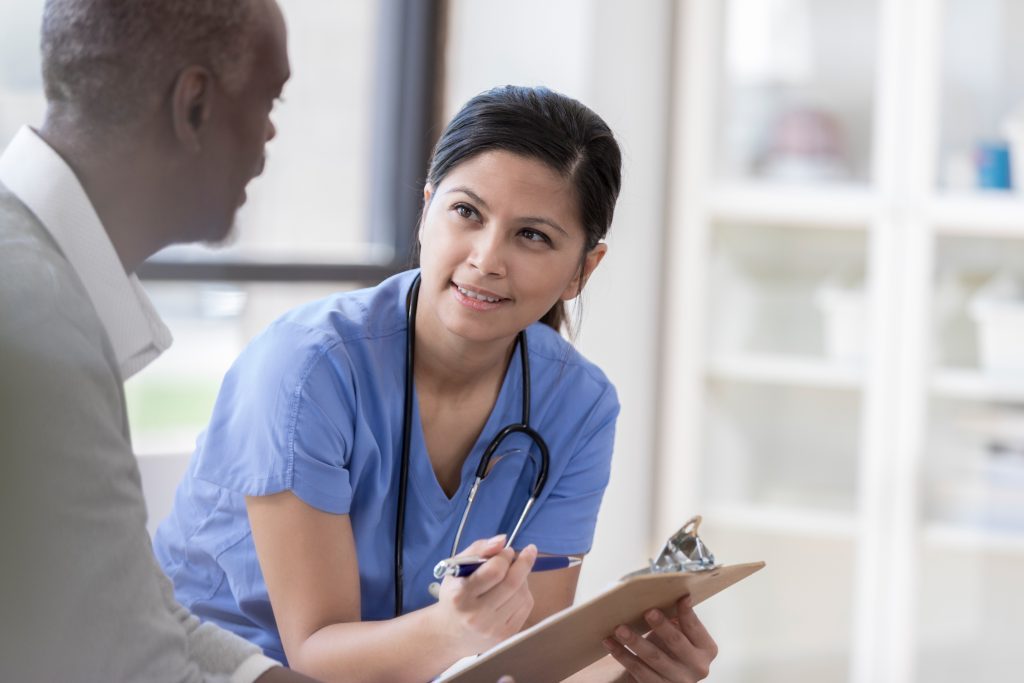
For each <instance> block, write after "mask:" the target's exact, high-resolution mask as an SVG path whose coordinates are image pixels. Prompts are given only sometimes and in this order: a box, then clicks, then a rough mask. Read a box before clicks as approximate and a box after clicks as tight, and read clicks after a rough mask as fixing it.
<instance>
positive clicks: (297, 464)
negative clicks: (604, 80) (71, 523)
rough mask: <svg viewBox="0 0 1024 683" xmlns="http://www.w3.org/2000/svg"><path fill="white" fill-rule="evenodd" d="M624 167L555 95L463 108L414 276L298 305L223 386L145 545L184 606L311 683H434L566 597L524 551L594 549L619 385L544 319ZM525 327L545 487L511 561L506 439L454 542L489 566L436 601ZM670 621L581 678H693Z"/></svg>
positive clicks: (695, 662)
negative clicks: (545, 460) (399, 522)
mask: <svg viewBox="0 0 1024 683" xmlns="http://www.w3.org/2000/svg"><path fill="white" fill-rule="evenodd" d="M620 159H621V157H620V152H619V148H618V145H617V143H616V142H615V139H614V137H613V135H612V133H611V131H610V130H609V128H608V127H607V125H606V124H605V123H604V122H603V121H602V120H601V119H600V118H599V117H598V116H597V115H596V114H594V113H593V112H592V111H591V110H589V109H587V108H586V107H585V106H583V105H582V104H580V103H579V102H576V101H575V100H572V99H569V98H567V97H564V96H562V95H559V94H557V93H554V92H551V91H549V90H546V89H543V88H537V89H531V88H519V87H511V86H510V87H504V88H497V89H494V90H492V91H489V92H487V93H484V94H482V95H480V96H478V97H476V98H474V99H473V100H471V101H470V102H469V103H467V104H466V106H465V107H464V108H463V109H462V110H461V111H460V112H459V113H458V114H457V115H456V117H455V118H454V119H453V120H452V122H451V123H450V124H449V125H448V127H447V128H446V130H445V131H444V133H443V134H442V136H441V139H440V140H439V141H438V143H437V146H436V147H435V149H434V154H433V157H432V160H431V164H430V168H429V173H428V178H427V182H426V185H425V188H424V191H423V213H422V216H421V220H420V225H419V243H420V268H419V269H418V270H414V271H409V272H406V273H401V274H399V275H396V276H394V277H392V278H390V279H388V280H386V281H384V282H383V283H381V284H380V285H378V286H376V287H374V288H372V289H366V290H361V291H357V292H351V293H344V294H338V295H335V296H331V297H329V298H327V299H324V300H321V301H317V302H314V303H311V304H308V305H305V306H302V307H299V308H297V309H295V310H293V311H292V312H290V313H288V314H286V315H285V316H284V317H282V318H281V319H279V320H278V321H276V322H275V323H273V324H272V325H271V326H270V327H269V328H268V329H267V330H266V331H264V332H263V333H262V334H261V335H260V336H258V337H257V338H256V339H254V340H253V341H252V343H250V344H249V346H248V347H247V348H246V350H245V351H244V352H243V353H242V355H241V356H240V357H239V358H238V360H237V361H236V362H235V364H234V366H233V367H232V368H231V370H230V371H229V372H228V374H227V376H226V377H225V379H224V383H223V386H222V388H221V391H220V395H219V397H218V399H217V403H216V406H215V408H214V412H213V416H212V418H211V421H210V425H209V427H208V429H207V430H206V432H205V433H204V434H203V435H202V436H201V437H200V439H199V442H198V444H197V448H196V452H195V454H194V456H193V458H192V461H191V463H190V466H189V469H188V473H187V475H186V477H185V479H184V481H183V482H182V484H181V486H180V487H179V490H178V492H177V496H176V500H175V506H174V510H173V511H172V513H171V515H170V517H169V518H168V519H167V520H165V521H164V522H163V524H161V526H160V528H159V530H158V532H157V535H156V539H155V546H156V553H157V557H158V558H159V561H160V563H161V565H162V566H163V569H164V570H165V571H166V572H167V574H168V575H169V576H170V577H171V579H172V580H173V581H174V584H175V589H176V593H177V597H178V599H179V601H181V602H182V603H183V604H184V605H186V606H187V607H189V608H190V609H191V610H192V611H193V612H194V613H195V614H197V615H198V616H200V617H201V618H203V619H207V620H210V621H214V622H216V623H217V624H219V625H221V626H223V627H224V628H227V629H229V630H232V631H234V632H235V633H238V634H239V635H241V636H243V637H245V638H247V639H249V640H251V641H253V642H255V643H257V644H258V645H260V646H262V647H263V648H264V650H265V651H266V652H267V654H268V655H270V656H272V657H275V658H277V659H279V660H281V661H282V662H286V663H288V664H289V665H291V666H292V667H293V668H295V669H298V670H300V671H302V672H304V673H307V674H310V675H313V676H315V677H318V678H321V679H324V680H328V681H331V680H338V681H341V680H344V681H392V682H393V681H423V680H429V679H430V678H433V677H434V676H436V675H437V674H439V673H440V672H442V671H443V670H444V669H446V668H447V667H449V666H450V665H451V664H452V663H453V662H455V661H456V660H458V659H460V658H461V657H464V656H467V655H471V654H475V653H478V652H481V651H483V650H485V649H487V648H489V647H491V646H492V645H494V644H496V643H498V642H500V641H501V640H503V639H505V638H507V637H509V636H510V635H512V634H514V633H515V632H517V631H518V630H520V629H521V628H523V627H524V626H526V625H530V624H532V623H535V622H537V621H539V620H540V619H543V618H544V617H546V616H548V615H550V614H552V613H554V612H556V611H559V610H561V609H563V608H565V607H567V606H569V605H570V604H571V603H572V600H573V596H574V593H575V588H576V582H577V579H578V576H579V567H573V568H565V569H560V570H556V571H549V572H542V573H541V572H534V573H532V574H531V573H530V569H531V567H532V565H533V562H534V560H535V558H536V556H537V553H538V552H540V553H543V554H558V555H579V556H582V555H584V554H585V553H587V552H588V551H589V550H590V546H591V542H592V539H593V533H594V525H595V522H596V518H597V512H598V507H599V506H600V502H601V497H602V495H603V493H604V489H605V486H606V485H607V483H608V475H609V469H610V460H611V454H612V444H613V438H614V431H615V420H616V417H617V415H618V412H619V404H618V400H617V398H616V394H615V389H614V388H613V387H612V385H611V383H610V382H609V381H608V379H607V378H606V377H605V375H604V374H603V373H602V372H601V370H600V369H598V368H597V367H596V366H594V365H593V364H592V363H590V362H588V361H587V360H586V359H584V358H583V357H582V356H581V355H580V354H579V353H577V352H576V351H575V349H573V347H572V346H571V345H570V344H569V343H568V342H566V341H565V339H564V338H563V337H562V336H561V335H560V330H561V327H562V325H563V322H564V311H563V305H564V304H563V302H565V301H567V300H570V299H573V298H575V297H576V296H577V295H579V293H580V292H581V290H582V289H583V287H584V285H585V283H586V282H587V279H588V278H589V277H590V275H591V274H592V273H593V272H594V270H595V268H596V267H597V266H598V264H599V263H600V262H601V259H602V258H603V257H604V255H605V253H606V251H607V246H606V245H605V244H604V242H603V241H602V239H603V238H604V236H605V234H606V233H607V231H608V228H609V226H610V224H611V220H612V213H613V210H614V206H615V201H616V199H617V197H618V193H619V186H620V165H621V161H620ZM417 277H418V278H419V288H418V294H416V289H415V288H414V286H413V285H414V281H416V279H417ZM413 296H415V299H416V300H415V303H416V308H415V314H414V317H413V318H412V320H411V321H410V320H409V318H408V317H407V316H408V315H409V313H408V311H409V310H410V309H409V304H410V298H411V297H413ZM410 322H413V323H414V326H413V327H414V329H415V331H414V333H413V339H412V341H413V344H414V351H415V361H414V363H413V369H412V375H411V378H412V381H413V383H414V384H413V386H414V387H415V390H414V400H413V401H412V408H411V414H410V415H409V416H408V420H407V419H406V417H407V416H406V414H405V410H404V401H403V396H404V386H405V379H406V374H405V373H406V367H407V364H406V340H407V338H408V335H409V333H410ZM524 331H525V336H526V339H527V341H528V344H527V347H528V363H529V374H530V379H531V384H532V388H531V393H530V426H531V427H532V428H533V429H534V430H536V431H537V432H538V433H539V434H540V435H542V437H543V438H544V440H545V441H546V442H547V445H548V448H549V452H550V465H549V469H548V476H547V482H546V485H545V486H544V488H543V490H542V491H541V493H540V496H539V497H538V499H537V501H536V503H535V504H534V505H533V506H532V507H531V508H530V510H529V514H527V516H526V518H525V521H524V523H523V525H522V527H521V528H520V530H519V532H518V534H517V536H516V538H515V543H514V547H515V549H516V550H518V551H519V552H518V555H516V554H515V553H514V552H513V549H512V548H504V547H503V546H504V544H505V543H504V542H505V536H502V535H501V534H503V533H504V534H507V533H509V532H511V530H512V527H514V526H515V524H516V522H517V520H518V518H519V516H520V513H521V512H522V510H523V506H524V503H525V501H526V499H527V498H528V497H529V495H530V489H531V486H532V485H533V482H534V481H535V478H536V473H537V467H538V457H537V448H536V447H535V445H534V444H533V442H531V441H530V440H529V439H528V438H527V437H526V435H524V434H513V435H512V436H510V437H509V438H508V439H506V440H505V441H503V442H502V443H501V446H500V447H499V448H498V450H497V451H496V452H495V453H494V457H493V459H492V461H491V462H492V464H491V466H490V470H489V472H488V474H487V476H486V478H485V479H484V480H483V483H482V484H481V486H480V490H479V493H478V495H477V498H476V502H475V503H474V505H473V508H472V511H471V513H470V514H469V516H468V518H467V519H466V521H465V529H464V531H463V533H462V535H461V539H462V540H461V543H460V546H459V548H458V551H460V552H468V553H471V554H475V555H480V556H483V557H487V558H489V559H488V560H487V562H486V563H485V564H484V565H483V566H482V567H481V568H480V569H479V570H477V571H476V573H474V574H473V575H472V576H469V577H467V578H454V579H453V578H448V579H445V581H444V582H443V583H442V585H441V586H440V590H439V595H438V596H437V597H434V596H433V595H432V594H431V591H430V585H431V583H432V582H433V581H435V579H434V577H433V574H432V569H433V567H434V566H435V564H436V563H437V562H438V561H439V560H442V559H445V558H447V557H449V556H450V555H451V550H452V544H453V542H454V540H455V536H456V530H457V529H458V528H459V525H460V520H461V519H462V514H463V511H464V510H465V507H466V500H467V495H468V491H469V488H470V486H471V485H472V483H473V480H474V471H475V469H476V467H477V464H478V463H479V462H480V460H481V457H482V455H483V451H484V450H485V448H486V447H487V444H488V443H489V442H490V441H491V439H492V437H493V436H494V435H495V433H496V432H497V431H498V430H500V429H501V428H502V427H503V426H504V425H507V424H510V423H519V422H520V421H521V419H522V414H521V411H522V403H523V389H524V387H523V370H524V368H525V367H526V366H525V364H523V363H521V362H520V359H519V351H518V350H517V348H518V345H517V343H516V340H517V336H518V335H519V334H520V332H524ZM406 424H408V426H409V429H408V437H407V438H408V440H409V450H408V453H409V460H408V487H407V493H406V496H405V523H404V533H403V534H402V537H403V541H404V548H403V549H402V552H401V556H402V559H403V565H404V570H403V576H404V580H403V582H402V593H403V598H402V603H403V604H402V605H401V606H400V608H401V609H400V611H401V616H397V617H396V616H395V613H396V605H395V602H396V598H395V590H394V581H395V575H396V570H395V526H396V515H397V512H396V510H397V497H398V491H399V488H400V470H401V467H400V462H401V459H402V458H401V455H400V454H401V453H402V443H403V437H405V436H406V435H405V431H406ZM470 541H473V542H472V543H470ZM466 546H468V547H466ZM434 592H435V593H437V590H436V587H435V591H434ZM681 615H682V616H681V618H680V619H679V620H678V621H667V620H666V619H664V617H663V616H662V615H660V613H658V614H652V615H650V616H651V619H652V622H651V623H652V626H655V627H656V628H655V630H654V633H653V634H652V636H649V637H648V638H646V639H645V638H641V637H640V635H639V634H637V633H634V632H632V631H628V630H627V631H624V632H622V633H621V634H620V633H618V632H617V633H616V634H615V637H614V638H610V639H609V640H607V641H605V646H606V647H607V648H608V649H609V651H610V653H611V654H612V656H613V658H614V659H613V658H606V660H605V661H602V662H600V663H599V664H598V665H595V667H593V668H592V670H590V671H587V670H585V671H584V672H581V674H580V675H581V677H582V678H581V680H582V679H589V680H609V676H612V677H614V676H616V675H618V674H622V675H624V676H625V675H628V674H626V672H625V671H624V670H623V666H625V667H626V669H627V670H628V671H629V674H632V675H633V677H635V678H636V679H637V680H655V681H661V680H673V681H692V680H699V679H700V678H702V677H703V676H704V675H706V672H707V667H708V665H709V664H710V661H711V660H712V659H713V658H714V656H715V645H714V642H713V641H712V640H711V638H710V636H708V635H707V632H706V631H705V630H704V628H703V626H701V624H700V622H699V620H697V619H696V617H695V616H694V615H693V613H692V611H691V610H688V609H684V610H683V611H681ZM611 635H612V634H609V636H611ZM623 645H627V646H628V647H629V649H630V650H632V652H630V651H628V650H626V648H625V647H623ZM616 660H617V661H618V662H619V663H616Z"/></svg>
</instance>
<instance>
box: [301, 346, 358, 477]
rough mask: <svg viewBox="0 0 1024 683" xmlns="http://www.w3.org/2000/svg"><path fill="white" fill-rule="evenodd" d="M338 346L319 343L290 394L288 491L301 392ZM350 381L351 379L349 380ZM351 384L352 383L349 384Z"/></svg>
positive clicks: (349, 362) (348, 371)
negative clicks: (315, 371) (319, 365)
mask: <svg viewBox="0 0 1024 683" xmlns="http://www.w3.org/2000/svg"><path fill="white" fill-rule="evenodd" d="M338 346H342V347H344V342H343V341H341V340H340V339H337V338H335V339H331V340H326V341H324V342H321V344H320V345H319V346H317V347H316V351H315V352H314V353H313V354H310V357H309V360H308V361H307V363H306V367H305V368H303V370H302V373H301V374H300V375H299V381H298V382H297V383H296V385H295V390H294V391H293V392H292V410H291V415H290V416H289V420H288V444H287V449H288V463H287V466H286V471H285V487H286V488H287V489H288V490H292V489H294V488H295V432H296V428H297V427H298V422H299V408H300V406H301V405H302V390H303V389H305V387H306V382H307V381H308V380H309V376H310V375H311V374H313V369H314V368H315V367H316V366H317V365H318V364H319V363H320V362H321V361H322V360H324V358H326V357H327V354H328V352H330V351H332V350H334V349H335V348H337V347H338ZM345 361H346V365H347V366H348V367H346V372H347V373H348V374H349V375H351V374H352V368H351V362H352V359H351V358H349V356H348V353H347V352H346V353H345ZM349 379H350V380H351V377H350V378H349ZM349 383H350V384H352V382H351V381H350V382H349Z"/></svg>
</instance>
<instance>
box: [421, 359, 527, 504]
mask: <svg viewBox="0 0 1024 683" xmlns="http://www.w3.org/2000/svg"><path fill="white" fill-rule="evenodd" d="M522 386H523V372H522V363H521V362H520V360H519V350H518V348H517V349H516V350H515V352H514V354H513V357H512V361H511V362H510V363H509V364H508V369H506V370H505V377H504V379H503V380H502V383H501V389H500V390H499V391H498V398H497V400H496V401H495V402H494V407H493V408H492V409H491V412H490V414H489V415H488V416H487V422H486V423H485V424H484V428H483V429H482V430H481V431H480V435H479V436H477V439H476V442H475V443H474V444H473V447H472V448H471V449H470V451H469V455H468V456H467V457H466V460H465V461H464V462H463V463H462V468H461V474H460V479H459V486H458V488H457V489H456V490H455V493H453V494H452V497H451V498H449V497H448V495H447V494H446V493H445V492H444V489H443V488H442V487H441V483H440V482H439V481H438V480H437V474H435V472H434V467H433V464H432V463H431V462H430V454H429V453H428V452H427V444H426V437H425V436H424V434H423V421H422V419H421V417H420V402H419V393H418V392H417V391H416V385H415V380H414V383H413V401H412V416H411V417H412V420H411V424H412V434H411V435H410V443H409V460H410V462H409V470H410V476H411V479H412V482H411V484H412V486H413V487H414V488H415V489H416V492H417V495H418V496H419V497H420V498H421V499H422V500H423V503H424V507H426V508H427V509H428V510H430V511H431V513H432V514H433V515H434V517H435V518H436V519H438V520H443V519H444V518H446V517H450V516H451V515H452V514H453V513H455V512H459V511H461V510H462V508H463V507H465V504H466V497H467V496H468V495H469V489H470V487H472V485H473V481H474V479H475V474H476V468H477V465H479V463H480V459H481V458H482V457H483V454H484V451H485V450H486V448H487V445H488V444H490V442H491V440H492V439H493V438H494V437H495V436H496V435H497V433H498V432H499V431H500V430H501V429H502V428H503V427H505V425H508V424H513V423H515V424H518V423H519V422H520V420H521V419H522V414H521V413H522V401H521V395H522ZM500 455H501V451H500V449H499V451H498V452H497V453H495V458H498V457H499V456H500ZM495 462H497V461H495ZM486 486H487V479H486V478H485V479H484V481H483V483H482V484H481V485H480V489H481V490H484V489H485V487H486Z"/></svg>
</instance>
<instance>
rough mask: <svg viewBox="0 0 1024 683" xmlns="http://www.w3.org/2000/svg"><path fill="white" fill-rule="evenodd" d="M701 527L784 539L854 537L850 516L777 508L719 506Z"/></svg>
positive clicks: (821, 511)
mask: <svg viewBox="0 0 1024 683" xmlns="http://www.w3.org/2000/svg"><path fill="white" fill-rule="evenodd" d="M704 521H705V524H708V525H710V526H722V527H730V528H733V529H740V530H742V531H756V532H760V533H766V534H782V535H786V536H821V537H825V538H829V539H835V538H839V539H852V538H854V537H855V536H856V534H857V522H856V518H855V516H854V515H853V513H842V512H834V511H830V510H822V509H820V508H799V507H784V506H781V505H757V504H753V503H750V504H742V505H741V504H723V505H714V506H711V507H709V508H708V510H707V513H706V514H704Z"/></svg>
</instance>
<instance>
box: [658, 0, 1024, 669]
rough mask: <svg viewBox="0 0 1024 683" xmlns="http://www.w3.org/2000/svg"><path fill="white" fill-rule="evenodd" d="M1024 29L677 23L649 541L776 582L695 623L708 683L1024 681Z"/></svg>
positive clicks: (701, 12) (786, 11)
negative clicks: (708, 635)
mask: <svg viewBox="0 0 1024 683" xmlns="http://www.w3.org/2000/svg"><path fill="white" fill-rule="evenodd" d="M1022 34H1024V3H1020V2H1017V1H1016V0H872V1H870V2H866V1H864V0H728V1H725V0H722V1H718V2H716V1H715V0H683V1H682V2H680V3H679V4H678V5H677V15H676V40H675V43H676V45H677V54H676V56H675V75H674V87H675V104H674V112H673V121H674V128H673V130H674V138H673V143H672V144H673V151H672V159H673V162H672V168H671V181H670V186H671V192H670V196H671V201H670V204H671V205H670V214H671V218H670V244H669V248H668V250H667V255H666V273H667V276H666V287H665V299H664V301H665V321H666V322H665V345H664V353H663V364H664V377H665V381H664V383H663V391H662V410H661V414H660V422H661V425H662V427H661V442H660V443H661V448H660V453H659V476H658V481H659V491H658V496H657V504H656V507H657V515H656V518H657V519H658V520H659V524H660V525H661V526H659V528H658V529H657V534H656V537H657V536H664V535H666V534H667V533H669V532H670V531H671V530H672V529H671V527H672V523H673V521H676V520H680V519H684V518H685V517H686V516H687V515H688V514H691V513H692V512H693V511H695V510H697V511H700V512H701V513H703V514H704V516H705V523H704V526H703V527H702V531H703V532H704V535H705V537H706V540H707V541H708V544H709V545H710V547H711V549H712V550H713V551H714V552H715V553H716V554H718V556H719V557H720V559H723V560H726V561H747V560H754V559H764V560H766V561H767V563H768V567H767V569H766V570H765V571H764V572H762V573H761V574H759V575H758V576H756V577H754V578H752V579H751V580H750V581H747V582H744V584H741V585H739V586H737V587H736V588H734V589H732V590H730V591H727V592H726V593H725V594H723V595H721V596H718V597H716V598H715V600H713V601H711V602H709V603H708V604H707V605H706V606H705V607H704V608H703V611H702V616H703V617H704V618H705V620H706V622H707V624H708V626H709V628H710V629H711V631H712V633H713V635H715V637H716V638H717V639H718V641H719V644H720V646H721V649H722V654H721V656H720V659H719V661H718V662H717V663H716V665H715V667H714V672H713V675H712V680H715V681H737V682H739V681H758V682H759V683H764V682H765V681H794V680H796V681H837V682H838V681H843V682H845V681H850V682H854V683H869V682H870V683H877V682H879V681H892V682H894V683H911V682H915V683H916V682H918V681H920V682H922V683H923V682H924V681H928V682H929V683H934V682H943V681H950V682H952V681H960V680H972V681H993V682H994V681H1004V680H1011V679H1014V678H1015V677H1017V676H1019V672H1020V671H1021V670H1024V650H1022V649H1021V648H1020V647H1019V646H1015V644H1014V642H1013V641H1014V639H1016V638H1018V637H1019V635H1020V634H1021V633H1024V589H1022V588H1021V577H1024V453H1022V451H1024V371H1022V368H1020V367H1015V366H1014V364H1015V363H1016V362H1017V361H1016V359H1017V358H1021V359H1022V364H1024V357H1022V356H1020V355H1019V354H1021V353H1024V331H1020V330H1019V329H1018V328H1017V327H1015V326H1014V324H1013V323H1014V321H1015V320H1019V318H1016V317H1015V316H1017V315H1018V314H1020V311H1021V310H1022V307H1024V300H1019V299H1020V298H1021V297H1024V295H1021V294H1020V293H1019V292H1017V291H1015V287H1017V286H1019V284H1020V282H1021V281H1024V173H1022V174H1018V176H1020V177H1018V178H1017V179H1016V180H1017V181H1018V182H1017V185H1018V189H1010V188H1005V187H1002V186H1004V185H1007V184H1009V183H1008V181H1009V182H1010V183H1012V169H1011V167H1012V165H1013V164H1012V159H1013V157H1012V156H1011V155H1008V153H1007V144H1008V142H1009V140H1010V137H1011V136H1009V132H1012V131H1013V128H1012V126H1011V127H1009V128H1008V127H1007V125H1008V124H1009V123H1012V121H1013V120H1014V112H1015V111H1018V108H1019V107H1020V106H1021V105H1022V104H1024V44H1022V43H1021V42H1020V41H1019V40H1018V39H1017V38H1018V37H1019V36H1020V35H1022ZM1017 158H1018V159H1020V158H1024V151H1022V153H1019V154H1018V155H1017ZM981 186H984V187H983V188H982V187H981ZM986 307H987V308H986ZM993 311H995V313H992V312H993ZM990 313H991V315H989V314H990ZM996 314H1001V315H996ZM1022 315H1024V314H1022ZM989 320H991V321H992V322H991V324H989V323H988V322H987V321H989ZM990 335H996V336H997V337H998V339H997V341H996V342H994V343H993V339H994V337H992V336H990ZM1014 335H1018V336H1014ZM1015 339H1017V340H1018V341H1019V344H1016V343H1015V342H1014V340H1015ZM1015 345H1018V346H1019V347H1020V349H1021V351H1020V352H1017V355H1016V356H1015V352H1014V347H1015ZM993 349H995V350H996V351H995V352H994V351H993ZM1000 349H1002V353H1003V355H1002V356H1000V355H999V354H998V352H999V350H1000Z"/></svg>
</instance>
